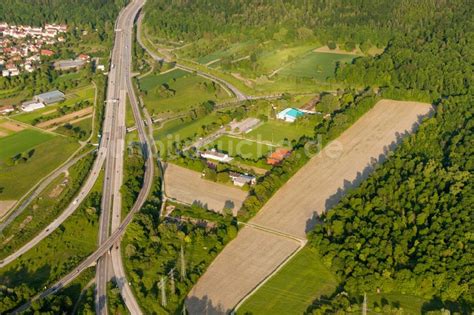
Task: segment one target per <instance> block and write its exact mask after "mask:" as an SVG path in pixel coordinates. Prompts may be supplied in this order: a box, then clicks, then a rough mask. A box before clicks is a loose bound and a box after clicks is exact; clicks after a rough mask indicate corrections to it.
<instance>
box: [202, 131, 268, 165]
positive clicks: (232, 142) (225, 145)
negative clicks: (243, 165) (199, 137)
mask: <svg viewBox="0 0 474 315" xmlns="http://www.w3.org/2000/svg"><path fill="white" fill-rule="evenodd" d="M273 147H274V146H273V145H271V144H269V143H265V142H261V141H254V140H247V139H243V138H237V137H232V136H222V137H219V138H218V139H216V140H215V141H214V142H212V143H210V144H209V145H208V148H215V149H217V150H218V151H221V152H225V153H227V154H229V156H241V157H242V158H244V159H250V160H257V159H259V158H260V157H262V156H265V155H267V154H268V152H270V151H271V150H272V149H273Z"/></svg>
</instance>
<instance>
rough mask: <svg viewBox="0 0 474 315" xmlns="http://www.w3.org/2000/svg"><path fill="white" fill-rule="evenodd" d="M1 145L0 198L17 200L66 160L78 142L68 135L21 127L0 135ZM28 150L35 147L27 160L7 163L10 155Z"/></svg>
mask: <svg viewBox="0 0 474 315" xmlns="http://www.w3.org/2000/svg"><path fill="white" fill-rule="evenodd" d="M17 135H19V136H17ZM0 147H1V148H2V150H1V151H0V152H1V159H0V199H1V200H16V199H18V198H20V197H21V196H23V194H25V193H26V192H27V191H28V190H29V189H30V188H31V187H32V186H33V185H35V184H36V182H37V181H38V180H40V179H41V178H43V177H44V176H46V175H47V174H49V173H50V172H51V171H53V170H54V169H55V168H56V167H58V166H59V165H60V164H62V163H63V162H64V161H66V159H67V158H69V157H70V156H71V154H72V153H73V152H74V151H75V150H76V149H77V148H79V144H78V143H77V142H75V141H74V140H72V139H69V138H65V137H61V136H51V135H49V134H45V133H42V132H39V131H34V130H24V131H20V132H19V133H17V134H13V135H11V136H8V137H6V138H2V139H0ZM30 150H34V151H32V154H31V157H29V158H28V160H27V161H26V162H23V163H18V164H16V165H10V164H7V162H8V159H9V158H10V157H12V156H13V155H15V154H18V153H26V152H29V151H30Z"/></svg>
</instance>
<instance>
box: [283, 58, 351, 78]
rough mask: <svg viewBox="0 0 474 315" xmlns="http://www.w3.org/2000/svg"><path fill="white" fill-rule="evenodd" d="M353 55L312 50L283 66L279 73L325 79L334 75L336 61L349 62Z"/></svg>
mask: <svg viewBox="0 0 474 315" xmlns="http://www.w3.org/2000/svg"><path fill="white" fill-rule="evenodd" d="M352 59H354V55H346V54H333V53H321V52H312V53H310V54H307V55H305V56H304V57H302V58H301V59H299V60H297V61H295V62H294V63H292V64H290V65H288V66H287V67H284V68H283V69H282V70H281V71H280V72H279V74H280V75H283V76H294V77H300V78H314V79H317V80H319V81H325V80H326V79H327V78H331V77H333V76H334V71H335V69H336V63H337V62H344V63H345V62H351V61H352Z"/></svg>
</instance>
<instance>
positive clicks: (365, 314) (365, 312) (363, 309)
mask: <svg viewBox="0 0 474 315" xmlns="http://www.w3.org/2000/svg"><path fill="white" fill-rule="evenodd" d="M362 315H367V294H366V293H365V292H364V303H363V304H362Z"/></svg>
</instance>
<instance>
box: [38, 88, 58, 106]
mask: <svg viewBox="0 0 474 315" xmlns="http://www.w3.org/2000/svg"><path fill="white" fill-rule="evenodd" d="M64 99H65V97H64V93H63V92H61V91H58V90H55V91H50V92H46V93H43V94H39V95H35V96H34V97H33V100H35V101H37V102H41V103H43V104H45V105H49V104H53V103H58V102H61V101H64Z"/></svg>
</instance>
